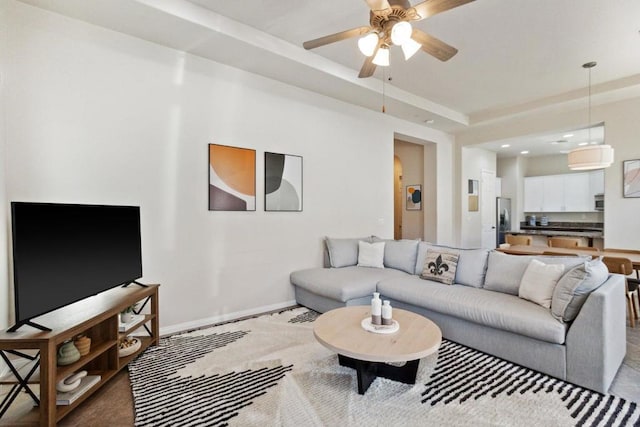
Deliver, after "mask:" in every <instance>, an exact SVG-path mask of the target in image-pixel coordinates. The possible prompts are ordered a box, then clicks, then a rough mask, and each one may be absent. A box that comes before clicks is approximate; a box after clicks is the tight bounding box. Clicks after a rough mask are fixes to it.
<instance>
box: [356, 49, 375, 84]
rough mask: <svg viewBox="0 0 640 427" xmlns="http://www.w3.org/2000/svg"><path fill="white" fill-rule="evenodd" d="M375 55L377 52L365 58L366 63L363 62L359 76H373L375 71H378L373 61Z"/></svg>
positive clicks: (361, 77)
mask: <svg viewBox="0 0 640 427" xmlns="http://www.w3.org/2000/svg"><path fill="white" fill-rule="evenodd" d="M376 50H377V49H376ZM374 57H375V54H373V55H371V56H369V57H367V58H366V59H365V60H364V64H362V68H360V74H358V78H360V79H363V78H365V77H371V76H373V73H374V72H375V71H376V64H374V63H373V58H374Z"/></svg>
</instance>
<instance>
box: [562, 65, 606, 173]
mask: <svg viewBox="0 0 640 427" xmlns="http://www.w3.org/2000/svg"><path fill="white" fill-rule="evenodd" d="M596 65H597V63H596V62H587V63H586V64H583V65H582V67H583V68H586V69H588V70H589V142H591V69H592V68H593V67H595V66H596ZM568 163H569V169H572V170H591V169H603V168H608V167H609V166H611V164H612V163H613V148H612V147H611V146H610V145H607V144H602V145H588V146H586V147H580V148H576V149H574V150H571V151H570V152H569V155H568Z"/></svg>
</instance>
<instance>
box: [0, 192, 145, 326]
mask: <svg viewBox="0 0 640 427" xmlns="http://www.w3.org/2000/svg"><path fill="white" fill-rule="evenodd" d="M11 222H12V237H13V281H14V296H15V314H16V324H15V325H14V326H13V327H12V328H10V329H9V330H16V329H17V328H19V327H20V326H22V325H24V324H30V325H32V326H36V327H41V329H47V328H46V326H44V327H43V325H37V324H34V323H33V322H31V321H30V319H33V318H34V317H37V316H40V315H42V314H45V313H48V312H50V311H52V310H55V309H58V308H60V307H63V306H65V305H68V304H71V303H73V302H76V301H79V300H81V299H84V298H87V297H89V296H91V295H95V294H98V293H100V292H103V291H105V290H107V289H110V288H113V287H115V286H119V285H126V284H129V283H132V282H134V281H135V280H136V279H138V278H140V277H142V244H141V236H140V208H139V207H137V206H101V205H77V204H57V203H29V202H12V203H11Z"/></svg>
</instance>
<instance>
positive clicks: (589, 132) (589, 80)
mask: <svg viewBox="0 0 640 427" xmlns="http://www.w3.org/2000/svg"><path fill="white" fill-rule="evenodd" d="M591 68H592V67H589V144H591Z"/></svg>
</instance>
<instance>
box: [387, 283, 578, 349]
mask: <svg viewBox="0 0 640 427" xmlns="http://www.w3.org/2000/svg"><path fill="white" fill-rule="evenodd" d="M378 291H379V292H380V293H381V294H382V295H383V296H384V298H391V299H393V300H396V301H399V302H403V303H407V304H411V305H415V306H419V307H424V308H426V309H428V310H433V311H437V312H439V313H443V314H447V315H450V316H455V317H459V318H461V319H465V320H468V321H470V322H474V323H478V324H481V325H485V326H489V327H492V328H496V329H501V330H505V331H509V332H513V333H516V334H521V335H525V336H527V337H530V338H534V339H538V340H542V341H546V342H550V343H554V344H563V343H564V341H565V336H566V330H567V326H566V324H564V323H561V322H558V321H557V320H556V319H554V318H553V316H551V313H550V311H549V310H547V309H545V308H543V307H541V306H539V305H537V304H533V303H531V302H529V301H526V300H524V299H521V298H518V297H517V296H514V295H508V294H504V293H500V292H491V291H487V290H484V289H476V288H472V287H469V286H462V285H457V284H454V285H451V286H448V285H443V284H441V283H436V282H431V281H424V280H421V279H419V278H418V277H416V276H406V277H398V278H393V279H385V280H382V281H380V282H379V283H378ZM400 327H402V325H401V326H400Z"/></svg>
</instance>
